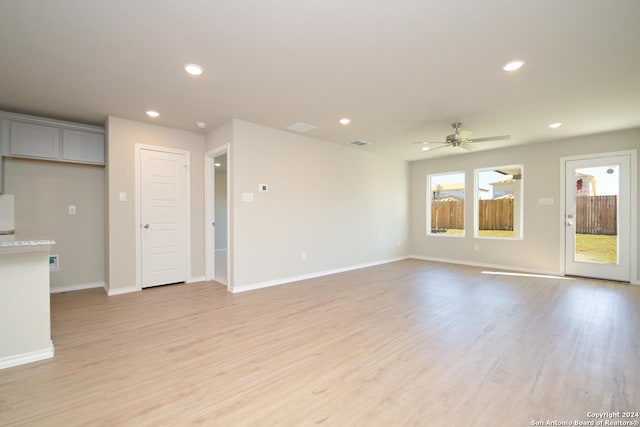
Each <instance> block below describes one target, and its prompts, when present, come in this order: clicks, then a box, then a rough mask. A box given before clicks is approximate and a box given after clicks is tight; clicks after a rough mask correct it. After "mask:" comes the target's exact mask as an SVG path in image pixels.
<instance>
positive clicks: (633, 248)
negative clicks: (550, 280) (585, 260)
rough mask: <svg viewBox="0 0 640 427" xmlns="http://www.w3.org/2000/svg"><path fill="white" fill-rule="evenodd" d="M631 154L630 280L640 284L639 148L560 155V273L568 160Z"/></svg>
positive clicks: (563, 239) (563, 260) (563, 273)
mask: <svg viewBox="0 0 640 427" xmlns="http://www.w3.org/2000/svg"><path fill="white" fill-rule="evenodd" d="M615 156H629V179H630V181H631V182H630V186H629V192H630V200H629V204H630V206H629V209H630V215H629V216H630V221H631V224H629V225H630V227H629V233H630V234H631V239H629V240H630V241H629V269H630V271H629V282H630V283H631V284H633V285H640V281H639V280H638V238H637V236H638V188H637V187H638V175H637V165H638V150H636V149H633V150H624V151H609V152H605V153H594V154H581V155H575V156H565V157H560V212H559V219H560V236H561V238H560V274H561V275H562V276H564V275H565V270H566V266H565V259H566V258H565V256H566V255H565V251H566V234H565V224H564V222H565V210H566V200H565V198H566V189H565V185H566V182H565V181H566V179H565V176H566V168H567V162H569V161H573V160H588V159H597V158H600V157H615Z"/></svg>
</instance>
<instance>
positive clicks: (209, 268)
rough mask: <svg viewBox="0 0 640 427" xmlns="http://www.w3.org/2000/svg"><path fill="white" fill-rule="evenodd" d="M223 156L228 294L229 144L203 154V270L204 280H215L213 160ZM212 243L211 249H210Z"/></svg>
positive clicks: (230, 255) (230, 201)
mask: <svg viewBox="0 0 640 427" xmlns="http://www.w3.org/2000/svg"><path fill="white" fill-rule="evenodd" d="M223 154H226V155H227V248H226V249H223V250H226V251H227V252H228V255H227V283H226V284H225V285H226V287H227V290H228V291H229V292H233V291H232V283H233V281H232V278H231V277H232V275H231V273H232V271H231V258H232V253H231V249H230V248H231V229H232V223H233V218H232V217H231V205H232V198H233V195H232V193H231V181H232V176H231V171H232V163H231V144H230V143H228V142H227V143H226V144H224V145H221V146H220V147H217V148H214V149H213V150H209V151H207V152H206V153H204V230H205V244H204V257H205V260H204V269H205V274H204V276H205V280H215V258H214V256H213V254H212V253H211V252H212V249H213V252H214V253H215V252H217V251H218V250H217V249H216V248H215V240H214V236H213V230H212V229H211V223H212V222H213V218H214V212H213V211H212V209H211V207H212V205H213V203H212V202H213V200H212V196H213V194H214V191H215V188H214V185H213V184H214V179H215V167H214V165H213V163H214V159H215V158H216V157H218V156H221V155H223ZM212 242H213V247H212Z"/></svg>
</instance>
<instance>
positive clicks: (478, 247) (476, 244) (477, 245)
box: [473, 243, 480, 251]
mask: <svg viewBox="0 0 640 427" xmlns="http://www.w3.org/2000/svg"><path fill="white" fill-rule="evenodd" d="M473 250H474V251H479V250H480V244H479V243H475V244H474V245H473Z"/></svg>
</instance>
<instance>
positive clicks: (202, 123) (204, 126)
mask: <svg viewBox="0 0 640 427" xmlns="http://www.w3.org/2000/svg"><path fill="white" fill-rule="evenodd" d="M196 126H198V127H199V128H200V129H204V128H206V127H207V124H206V123H205V122H196Z"/></svg>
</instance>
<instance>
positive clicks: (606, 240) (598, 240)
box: [576, 234, 618, 264]
mask: <svg viewBox="0 0 640 427" xmlns="http://www.w3.org/2000/svg"><path fill="white" fill-rule="evenodd" d="M576 261H579V262H601V263H607V264H615V263H617V262H618V236H602V235H597V234H576Z"/></svg>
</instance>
